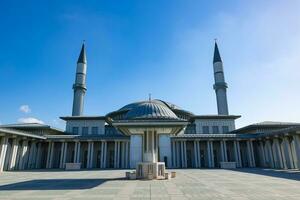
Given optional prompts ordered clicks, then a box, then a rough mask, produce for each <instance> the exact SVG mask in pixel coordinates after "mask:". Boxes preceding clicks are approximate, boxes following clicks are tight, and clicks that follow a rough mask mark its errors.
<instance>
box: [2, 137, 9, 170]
mask: <svg viewBox="0 0 300 200" xmlns="http://www.w3.org/2000/svg"><path fill="white" fill-rule="evenodd" d="M0 145H1V146H0V172H3V169H4V163H5V157H6V152H7V146H8V137H2V138H1V143H0Z"/></svg>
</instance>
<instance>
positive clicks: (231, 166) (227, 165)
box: [220, 162, 236, 169]
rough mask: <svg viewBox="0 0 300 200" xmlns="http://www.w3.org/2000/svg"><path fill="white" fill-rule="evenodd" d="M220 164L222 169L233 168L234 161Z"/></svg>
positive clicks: (234, 165) (234, 166)
mask: <svg viewBox="0 0 300 200" xmlns="http://www.w3.org/2000/svg"><path fill="white" fill-rule="evenodd" d="M220 166H221V168H222V169H235V168H236V162H220Z"/></svg>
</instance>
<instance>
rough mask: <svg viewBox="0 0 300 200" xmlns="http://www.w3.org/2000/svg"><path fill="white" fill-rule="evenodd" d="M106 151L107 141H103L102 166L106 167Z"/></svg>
mask: <svg viewBox="0 0 300 200" xmlns="http://www.w3.org/2000/svg"><path fill="white" fill-rule="evenodd" d="M106 151H107V142H106V141H104V142H103V168H106Z"/></svg>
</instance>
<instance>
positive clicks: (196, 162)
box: [194, 140, 198, 168]
mask: <svg viewBox="0 0 300 200" xmlns="http://www.w3.org/2000/svg"><path fill="white" fill-rule="evenodd" d="M194 160H195V168H198V152H197V141H195V140H194Z"/></svg>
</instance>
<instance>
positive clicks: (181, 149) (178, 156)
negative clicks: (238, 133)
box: [171, 134, 300, 169]
mask: <svg viewBox="0 0 300 200" xmlns="http://www.w3.org/2000/svg"><path fill="white" fill-rule="evenodd" d="M171 149H172V167H174V168H215V167H220V162H235V163H236V167H239V168H240V167H266V168H278V169H299V168H300V136H299V135H296V134H295V135H288V136H283V137H272V138H271V137H270V138H258V139H247V140H246V139H234V140H230V139H219V140H217V139H214V140H213V139H193V140H187V139H177V138H174V139H173V140H172V141H171Z"/></svg>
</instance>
